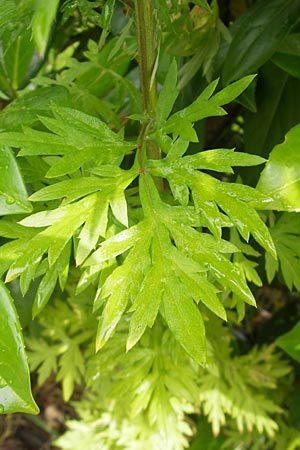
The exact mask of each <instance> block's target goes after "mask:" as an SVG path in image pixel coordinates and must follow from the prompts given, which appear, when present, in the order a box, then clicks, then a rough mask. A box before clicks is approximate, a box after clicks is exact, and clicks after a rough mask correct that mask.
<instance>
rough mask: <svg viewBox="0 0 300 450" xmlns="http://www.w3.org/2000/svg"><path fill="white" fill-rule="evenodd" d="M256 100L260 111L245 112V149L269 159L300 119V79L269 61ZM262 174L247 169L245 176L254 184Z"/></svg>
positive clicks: (243, 176)
mask: <svg viewBox="0 0 300 450" xmlns="http://www.w3.org/2000/svg"><path fill="white" fill-rule="evenodd" d="M256 100H257V113H256V114H253V113H250V112H246V115H245V127H244V135H245V149H246V151H247V152H249V153H256V154H258V155H261V156H264V157H266V158H267V157H268V155H269V153H270V151H271V150H272V148H273V147H274V146H275V145H277V144H279V143H281V142H282V141H283V140H284V135H285V134H286V133H287V132H288V131H289V129H290V128H291V127H293V126H294V125H296V124H297V123H299V122H300V111H299V108H298V105H299V101H300V81H299V80H297V79H295V78H293V77H291V76H289V75H288V74H287V73H286V72H284V71H282V70H280V69H279V68H278V67H276V66H275V65H274V64H272V63H270V62H269V63H267V64H265V65H264V66H263V67H262V68H261V70H260V78H259V83H257V89H256ZM262 123H263V124H264V126H261V124H262ZM259 174H260V173H259V171H258V170H257V171H254V172H253V171H251V172H250V171H246V170H245V171H243V172H242V178H243V180H244V181H245V182H247V183H251V185H254V184H255V183H256V182H257V179H258V177H259ZM253 180H255V181H253Z"/></svg>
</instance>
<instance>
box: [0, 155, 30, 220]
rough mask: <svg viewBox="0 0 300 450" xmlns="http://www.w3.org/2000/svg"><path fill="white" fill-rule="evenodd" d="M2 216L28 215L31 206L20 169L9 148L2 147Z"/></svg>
mask: <svg viewBox="0 0 300 450" xmlns="http://www.w3.org/2000/svg"><path fill="white" fill-rule="evenodd" d="M0 171H1V177H0V214H1V215H7V214H17V213H28V212H30V211H31V209H32V208H31V205H30V203H29V201H28V200H27V192H26V188H25V185H24V182H23V179H22V175H21V172H20V169H19V167H18V164H17V161H16V159H15V157H14V154H13V152H12V150H11V149H10V148H9V147H6V146H2V147H0Z"/></svg>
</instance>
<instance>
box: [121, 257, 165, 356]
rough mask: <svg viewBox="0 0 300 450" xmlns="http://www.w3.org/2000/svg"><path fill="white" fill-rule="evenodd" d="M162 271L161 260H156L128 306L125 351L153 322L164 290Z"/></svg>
mask: <svg viewBox="0 0 300 450" xmlns="http://www.w3.org/2000/svg"><path fill="white" fill-rule="evenodd" d="M163 272H164V270H163V267H162V261H160V262H159V261H157V263H156V264H155V265H154V266H152V267H151V269H150V270H149V271H148V272H147V274H146V276H145V278H144V280H143V283H142V285H141V288H140V291H139V293H138V295H137V297H136V298H135V299H134V302H133V305H132V306H131V308H130V311H133V315H132V317H131V320H130V326H129V335H128V338H127V343H126V350H127V351H128V350H130V349H131V348H132V347H133V346H134V345H135V344H136V343H137V342H138V341H139V340H140V338H141V336H142V335H143V334H144V332H145V329H146V327H147V326H148V327H150V328H151V327H152V326H153V324H154V321H155V319H156V316H157V314H158V311H159V307H160V303H161V299H162V294H163V291H164V285H165V280H164V279H162V278H161V276H162V274H163Z"/></svg>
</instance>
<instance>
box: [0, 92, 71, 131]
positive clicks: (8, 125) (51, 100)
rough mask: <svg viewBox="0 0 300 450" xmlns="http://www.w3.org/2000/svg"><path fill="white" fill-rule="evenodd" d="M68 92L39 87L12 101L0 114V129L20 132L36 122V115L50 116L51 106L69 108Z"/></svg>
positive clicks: (69, 97) (69, 98)
mask: <svg viewBox="0 0 300 450" xmlns="http://www.w3.org/2000/svg"><path fill="white" fill-rule="evenodd" d="M71 103H72V99H71V96H70V93H69V91H68V90H67V89H66V88H65V87H63V86H51V87H39V89H36V90H34V91H30V92H26V94H24V95H22V96H21V97H18V98H16V99H14V101H13V102H11V103H10V104H9V105H7V106H6V107H5V108H4V109H3V110H2V111H1V112H0V129H2V130H6V131H21V130H22V127H23V126H30V125H32V124H34V123H36V122H37V121H38V115H42V116H45V115H48V114H50V115H51V106H53V105H60V106H71Z"/></svg>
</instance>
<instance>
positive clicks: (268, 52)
mask: <svg viewBox="0 0 300 450" xmlns="http://www.w3.org/2000/svg"><path fill="white" fill-rule="evenodd" d="M299 14H300V5H299V2H298V1H297V0H273V1H272V3H271V4H270V3H268V2H265V1H259V2H256V3H255V4H254V5H253V6H252V7H251V8H249V9H248V10H247V11H246V12H245V13H244V14H242V15H241V16H240V18H239V19H238V20H237V21H236V23H235V25H234V28H233V33H234V36H233V39H232V41H231V44H230V46H229V50H228V53H227V56H226V59H225V63H224V66H223V73H222V79H223V83H224V84H228V83H230V82H231V81H234V80H237V79H239V78H241V77H243V76H245V75H247V74H249V73H253V72H256V71H257V69H258V68H259V67H260V66H262V65H263V64H264V63H265V62H266V61H267V60H268V59H269V58H270V57H271V56H272V55H273V54H274V53H275V51H276V50H277V48H278V47H279V45H280V43H281V41H282V40H283V39H284V38H285V37H286V36H287V35H288V33H289V32H290V30H291V29H292V28H293V26H294V25H295V24H296V23H297V21H298V18H299Z"/></svg>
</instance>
